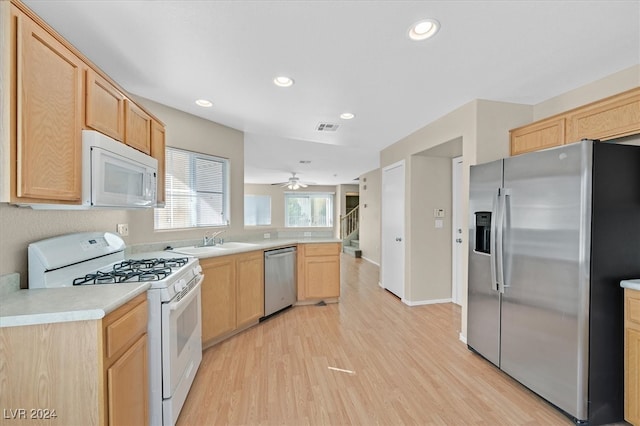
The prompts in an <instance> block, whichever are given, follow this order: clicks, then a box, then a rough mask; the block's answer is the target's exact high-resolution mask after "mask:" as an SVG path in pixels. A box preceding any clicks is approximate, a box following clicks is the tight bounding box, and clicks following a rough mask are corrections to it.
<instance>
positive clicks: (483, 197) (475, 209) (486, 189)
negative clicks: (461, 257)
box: [467, 160, 502, 365]
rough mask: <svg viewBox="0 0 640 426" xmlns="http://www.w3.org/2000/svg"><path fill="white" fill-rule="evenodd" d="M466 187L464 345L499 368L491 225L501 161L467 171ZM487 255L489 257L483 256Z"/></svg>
mask: <svg viewBox="0 0 640 426" xmlns="http://www.w3.org/2000/svg"><path fill="white" fill-rule="evenodd" d="M470 176H471V184H470V187H469V212H470V217H469V238H468V241H469V285H468V296H467V306H468V317H467V345H468V346H469V347H470V348H471V349H473V350H474V351H476V352H478V353H479V354H480V355H482V356H483V357H485V358H486V359H488V360H489V361H491V362H492V363H494V364H495V365H499V364H500V293H499V292H498V291H497V290H496V288H495V283H494V282H493V279H492V275H493V274H492V270H491V268H492V266H491V265H492V262H493V264H494V265H495V253H494V252H493V251H492V250H491V247H492V246H494V243H495V241H493V237H494V235H493V233H492V232H491V223H492V222H495V217H496V212H495V211H494V209H495V208H496V205H497V195H498V191H499V189H500V187H501V186H502V160H499V161H494V162H491V163H486V164H481V165H477V166H472V167H471V175H470ZM487 252H489V253H487Z"/></svg>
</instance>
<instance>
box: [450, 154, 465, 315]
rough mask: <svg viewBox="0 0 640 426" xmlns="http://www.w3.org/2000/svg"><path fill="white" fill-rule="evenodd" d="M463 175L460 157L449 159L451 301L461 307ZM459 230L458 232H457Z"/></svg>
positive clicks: (462, 163) (463, 237)
mask: <svg viewBox="0 0 640 426" xmlns="http://www.w3.org/2000/svg"><path fill="white" fill-rule="evenodd" d="M463 173H464V160H463V157H462V156H459V157H453V158H452V159H451V301H452V302H453V303H455V304H457V305H460V306H462V302H463V283H462V278H463V276H464V274H463V273H464V271H463V270H462V269H463V266H464V265H463V259H462V257H463V254H462V250H463V244H464V239H465V235H464V232H463V230H462V225H460V228H458V226H457V224H458V223H462V214H463V212H464V208H463V205H462V200H463V196H462V191H463V188H462V182H463ZM458 229H460V232H458ZM458 238H460V239H462V243H461V244H459V243H457V241H456V240H457V239H458Z"/></svg>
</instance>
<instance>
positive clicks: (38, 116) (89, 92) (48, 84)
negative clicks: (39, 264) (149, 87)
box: [0, 0, 164, 204]
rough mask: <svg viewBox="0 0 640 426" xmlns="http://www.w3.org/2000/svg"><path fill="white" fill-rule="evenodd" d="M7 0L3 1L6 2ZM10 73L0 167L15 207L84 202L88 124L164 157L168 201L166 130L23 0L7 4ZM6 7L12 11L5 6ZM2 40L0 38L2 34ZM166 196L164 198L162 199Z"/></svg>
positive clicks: (3, 24) (160, 192)
mask: <svg viewBox="0 0 640 426" xmlns="http://www.w3.org/2000/svg"><path fill="white" fill-rule="evenodd" d="M0 1H1V0H0ZM0 7H2V8H3V11H5V10H8V11H9V12H8V13H3V14H1V15H0V16H2V22H0V27H2V28H3V29H4V28H8V30H7V34H8V35H9V37H7V38H6V39H4V40H1V41H2V42H3V44H2V49H3V52H4V51H5V50H4V49H6V51H7V53H8V54H7V55H3V57H6V58H8V60H9V64H8V65H7V69H8V70H9V73H8V76H9V78H8V79H7V80H8V82H7V83H6V84H4V82H3V85H2V90H7V92H9V93H10V96H9V99H10V114H9V135H10V138H9V156H10V158H9V160H10V167H7V168H6V169H3V170H0V173H5V175H4V177H5V178H6V179H7V181H8V182H9V184H10V191H9V195H8V197H6V198H7V199H6V200H5V199H3V201H9V202H11V203H15V204H38V203H42V204H80V202H81V195H82V129H83V128H85V129H86V128H90V129H94V130H97V131H99V132H101V133H103V134H106V135H108V136H110V137H112V138H114V139H116V140H120V141H123V142H125V143H127V144H128V145H130V146H132V147H133V148H136V149H138V150H139V151H142V152H144V153H146V154H150V153H151V139H152V136H151V134H152V125H151V122H152V121H154V122H155V124H154V144H155V147H154V153H153V154H152V155H153V156H154V157H155V158H157V159H158V162H159V168H160V170H159V171H158V183H159V188H158V196H159V197H161V198H160V199H161V200H162V201H163V200H164V128H163V125H162V123H160V121H158V120H157V118H155V117H152V116H151V115H150V114H148V113H147V112H145V111H144V110H143V109H142V108H141V107H139V106H138V105H136V104H135V103H134V102H132V101H131V100H130V99H128V97H127V94H126V92H125V91H124V90H123V89H122V88H120V87H118V85H117V84H116V83H115V82H113V81H112V80H111V79H109V77H108V76H107V75H106V74H104V73H103V72H101V71H100V70H99V69H98V68H97V67H95V66H94V65H93V64H92V63H91V61H89V59H87V58H86V57H85V56H83V55H82V53H80V52H79V51H78V50H77V49H76V48H74V47H73V46H72V45H71V44H70V43H68V42H67V41H66V40H65V39H64V38H62V37H61V36H60V35H59V34H58V33H57V32H56V31H54V30H53V29H52V28H51V27H50V26H49V25H47V23H46V22H44V21H43V20H42V19H40V18H39V17H38V16H37V15H36V14H34V13H33V12H32V11H31V10H29V8H27V7H26V6H25V5H24V4H23V3H22V2H20V1H19V0H11V1H10V2H4V1H1V3H0ZM5 8H6V9H5ZM0 38H1V37H0ZM162 201H161V202H162Z"/></svg>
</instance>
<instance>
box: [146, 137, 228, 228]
mask: <svg viewBox="0 0 640 426" xmlns="http://www.w3.org/2000/svg"><path fill="white" fill-rule="evenodd" d="M165 160H166V166H165V173H166V174H165V191H166V193H165V207H164V208H163V209H155V229H178V228H195V227H200V226H220V225H226V224H227V221H228V192H229V191H228V178H227V174H228V173H227V169H228V163H229V160H227V159H224V158H218V157H214V156H210V155H206V154H200V153H195V152H191V151H185V150H181V149H177V148H171V147H167V149H166V155H165Z"/></svg>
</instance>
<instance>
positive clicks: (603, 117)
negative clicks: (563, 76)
mask: <svg viewBox="0 0 640 426" xmlns="http://www.w3.org/2000/svg"><path fill="white" fill-rule="evenodd" d="M637 133H640V87H636V88H635V89H631V90H628V91H626V92H622V93H620V94H617V95H614V96H610V97H608V98H604V99H601V100H599V101H596V102H592V103H590V104H587V105H584V106H582V107H579V108H575V109H572V110H570V111H567V112H565V113H562V114H558V115H554V116H553V117H549V118H545V119H544V120H539V121H536V122H534V123H531V124H528V125H526V126H522V127H518V128H517V129H513V130H511V131H510V134H511V155H517V154H522V153H525V152H530V151H537V150H540V149H545V148H550V147H552V146H558V145H564V144H568V143H573V142H578V141H580V140H582V139H585V138H586V139H599V140H608V139H614V138H619V137H622V136H629V135H634V134H637Z"/></svg>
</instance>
